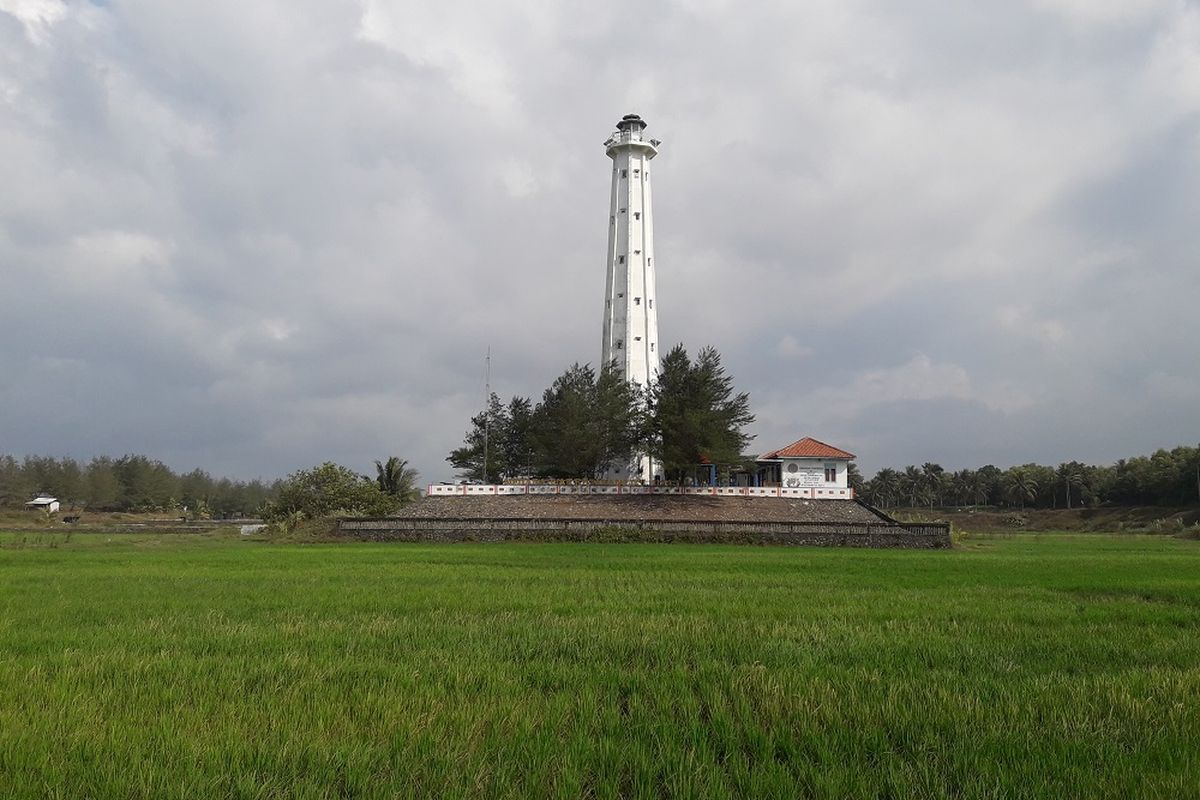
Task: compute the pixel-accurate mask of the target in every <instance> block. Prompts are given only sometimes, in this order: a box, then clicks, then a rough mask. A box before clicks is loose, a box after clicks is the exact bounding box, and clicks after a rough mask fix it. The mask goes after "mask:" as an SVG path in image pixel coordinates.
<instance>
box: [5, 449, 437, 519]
mask: <svg viewBox="0 0 1200 800" xmlns="http://www.w3.org/2000/svg"><path fill="white" fill-rule="evenodd" d="M375 473H376V474H375V476H374V477H371V476H367V475H360V474H358V473H356V472H354V471H353V470H350V469H348V468H346V467H343V466H340V465H337V464H328V463H327V464H323V465H321V466H319V467H314V468H312V469H309V470H299V471H298V472H295V473H293V474H292V475H290V476H288V477H287V478H286V479H283V480H275V481H272V482H270V483H267V482H264V481H261V480H252V481H235V480H230V479H229V478H214V477H213V476H212V475H210V474H209V473H207V472H205V471H204V470H201V469H196V470H192V471H191V472H187V473H184V474H182V475H180V474H177V473H175V472H174V471H173V470H172V469H171V468H170V467H168V466H167V465H165V464H163V463H162V462H161V461H157V460H155V459H152V458H149V457H147V456H143V455H126V456H122V457H120V458H116V459H114V458H109V457H106V456H101V457H98V458H93V459H92V460H91V461H89V462H88V463H86V464H81V463H79V462H78V461H76V460H75V459H73V458H52V457H48V456H26V457H25V458H24V459H22V460H19V461H18V460H17V459H16V458H14V457H13V456H11V455H0V506H8V507H20V506H22V505H23V504H24V502H25V501H26V500H28V499H30V497H32V496H33V495H34V494H35V493H37V492H46V493H48V494H51V495H53V496H54V497H57V498H58V499H59V500H60V501H61V502H62V503H63V506H64V508H71V507H75V508H87V509H89V510H92V511H128V512H171V513H179V514H180V515H181V516H189V517H192V518H196V519H205V518H209V517H217V518H229V517H242V516H254V515H258V514H266V515H268V516H271V517H273V518H282V517H288V516H289V515H295V514H300V515H301V516H303V517H312V516H317V515H320V514H323V513H327V512H330V511H346V512H352V513H387V512H388V511H389V510H391V509H394V508H396V507H398V506H399V505H401V504H403V503H405V502H409V501H411V500H413V499H415V498H416V497H417V496H418V494H419V493H418V491H417V488H416V485H417V481H418V480H419V477H418V475H417V473H416V471H415V470H413V469H410V468H409V467H408V465H407V462H405V461H403V460H401V459H399V458H396V457H394V456H393V457H392V458H389V459H388V460H387V461H376V462H375Z"/></svg>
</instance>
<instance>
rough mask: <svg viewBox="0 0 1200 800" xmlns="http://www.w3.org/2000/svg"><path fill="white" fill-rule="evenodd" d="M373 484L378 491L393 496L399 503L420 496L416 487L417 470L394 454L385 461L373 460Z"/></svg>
mask: <svg viewBox="0 0 1200 800" xmlns="http://www.w3.org/2000/svg"><path fill="white" fill-rule="evenodd" d="M375 471H376V477H375V484H376V485H377V486H378V487H379V491H381V492H383V493H384V494H386V495H390V496H391V497H395V498H396V499H397V500H398V501H399V502H400V504H401V505H403V504H405V503H411V502H413V501H414V500H416V499H417V498H419V497H420V496H421V492H420V490H419V489H418V488H417V478H418V477H419V476H418V475H417V471H416V470H415V469H411V468H410V467H409V466H408V462H407V461H404V460H402V459H400V458H397V457H396V456H391V457H390V458H388V460H387V461H376V462H375Z"/></svg>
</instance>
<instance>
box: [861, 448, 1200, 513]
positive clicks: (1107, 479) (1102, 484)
mask: <svg viewBox="0 0 1200 800" xmlns="http://www.w3.org/2000/svg"><path fill="white" fill-rule="evenodd" d="M855 488H856V489H857V490H858V493H859V495H860V496H861V497H863V498H864V499H866V500H867V501H868V502H870V503H873V504H875V505H878V506H881V507H884V508H889V507H895V506H927V507H929V508H933V507H935V506H945V505H955V506H968V505H990V506H1004V507H1008V508H1076V507H1080V506H1097V505H1101V504H1105V503H1107V504H1111V505H1123V506H1136V505H1189V504H1193V503H1200V446H1197V447H1186V446H1184V447H1176V448H1174V449H1172V450H1165V449H1163V450H1157V451H1155V452H1154V453H1153V454H1152V455H1149V456H1136V457H1134V458H1129V459H1121V460H1119V461H1117V462H1116V463H1115V464H1110V465H1091V464H1084V463H1081V462H1079V461H1067V462H1063V463H1061V464H1059V465H1058V466H1057V467H1052V466H1047V465H1043V464H1033V463H1030V464H1021V465H1018V466H1013V467H1009V468H1008V469H1000V468H999V467H995V466H992V465H990V464H989V465H987V466H983V467H979V468H978V469H961V470H957V471H948V470H945V469H943V468H942V467H941V466H939V465H938V464H933V463H926V464H923V465H921V466H920V467H917V466H915V465H910V466H907V467H905V468H903V469H892V468H890V467H889V468H885V469H881V470H879V472H877V473H876V474H875V476H874V477H873V478H871V479H870V480H869V481H865V482H863V483H862V484H861V486H857V487H855Z"/></svg>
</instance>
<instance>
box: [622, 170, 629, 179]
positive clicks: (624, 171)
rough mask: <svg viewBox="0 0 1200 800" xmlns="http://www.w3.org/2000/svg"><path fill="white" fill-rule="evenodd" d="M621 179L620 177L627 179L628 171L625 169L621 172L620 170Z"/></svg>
mask: <svg viewBox="0 0 1200 800" xmlns="http://www.w3.org/2000/svg"><path fill="white" fill-rule="evenodd" d="M621 177H622V178H628V177H629V170H627V169H623V170H621Z"/></svg>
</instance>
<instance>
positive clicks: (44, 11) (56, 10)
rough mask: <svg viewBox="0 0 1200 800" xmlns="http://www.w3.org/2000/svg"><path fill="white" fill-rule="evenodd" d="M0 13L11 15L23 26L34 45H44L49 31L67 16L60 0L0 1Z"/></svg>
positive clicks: (63, 4)
mask: <svg viewBox="0 0 1200 800" xmlns="http://www.w3.org/2000/svg"><path fill="white" fill-rule="evenodd" d="M0 12H4V13H7V14H11V15H12V16H14V17H16V18H17V19H19V20H20V21H21V24H22V25H24V26H25V35H26V36H28V37H29V39H30V41H32V42H33V43H34V44H39V45H40V44H45V43H46V39H47V37H48V36H49V35H50V30H51V29H52V28H53V27H54V26H55V25H56V24H57V23H58V22H60V21H61V20H62V19H63V17H65V16H66V15H67V4H66V3H64V2H62V0H0Z"/></svg>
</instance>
